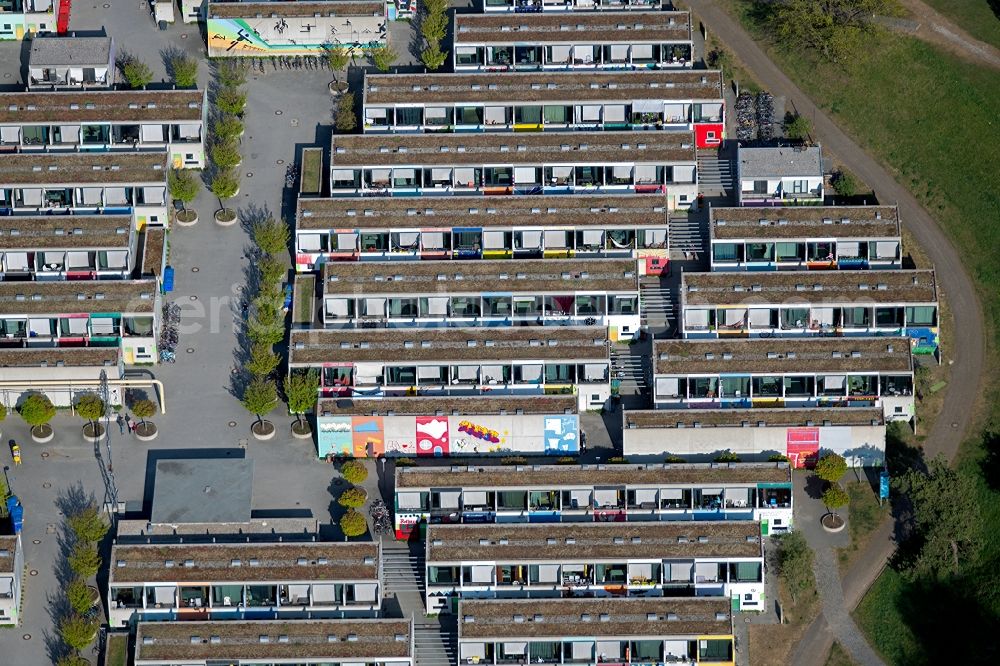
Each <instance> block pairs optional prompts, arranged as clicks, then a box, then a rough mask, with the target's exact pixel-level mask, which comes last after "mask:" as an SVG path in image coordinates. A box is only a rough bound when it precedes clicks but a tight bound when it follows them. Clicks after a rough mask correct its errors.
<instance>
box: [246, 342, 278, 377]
mask: <svg viewBox="0 0 1000 666" xmlns="http://www.w3.org/2000/svg"><path fill="white" fill-rule="evenodd" d="M280 363H281V357H279V356H278V355H277V354H275V353H274V350H272V349H271V347H270V346H269V345H265V344H261V343H259V342H255V343H253V345H252V346H251V347H250V359H249V360H248V361H247V365H246V368H247V370H249V371H250V374H252V375H253V376H254V377H267V376H268V375H270V374H271V373H272V372H274V371H275V369H276V368H277V367H278V364H280Z"/></svg>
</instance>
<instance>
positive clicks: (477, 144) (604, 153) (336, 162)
mask: <svg viewBox="0 0 1000 666" xmlns="http://www.w3.org/2000/svg"><path fill="white" fill-rule="evenodd" d="M695 161H696V158H695V144H694V133H693V132H688V131H676V132H641V131H639V132H533V133H532V132H519V133H510V132H504V133H488V134H463V133H460V134H440V133H432V134H335V135H334V136H333V147H332V149H331V157H330V167H331V168H332V169H343V168H347V167H355V168H366V169H367V168H379V167H383V168H384V167H393V166H407V165H439V166H448V167H455V166H461V165H464V164H471V165H481V164H584V163H586V164H607V163H626V162H629V163H641V164H647V163H657V164H664V163H668V162H695Z"/></svg>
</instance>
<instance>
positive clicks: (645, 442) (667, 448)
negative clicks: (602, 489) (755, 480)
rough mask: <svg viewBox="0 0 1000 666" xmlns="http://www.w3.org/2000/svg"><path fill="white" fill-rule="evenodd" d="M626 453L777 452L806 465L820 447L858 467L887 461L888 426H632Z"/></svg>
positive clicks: (693, 457) (746, 456)
mask: <svg viewBox="0 0 1000 666" xmlns="http://www.w3.org/2000/svg"><path fill="white" fill-rule="evenodd" d="M622 438H623V441H624V455H625V456H629V457H632V458H635V459H637V460H638V459H641V458H642V457H644V456H648V457H649V458H651V459H662V458H663V457H664V456H665V455H667V454H672V455H676V456H681V457H683V458H684V459H685V460H687V461H688V462H706V461H710V460H711V459H712V458H713V457H714V456H715V454H716V453H717V452H718V451H722V450H725V449H730V450H731V451H732V452H733V453H736V454H738V455H739V456H740V457H741V458H742V459H743V460H744V461H746V462H750V461H755V460H766V459H767V458H768V457H769V456H771V455H774V454H776V453H780V454H782V455H785V456H788V458H789V459H790V460H791V461H792V463H793V464H796V465H797V466H802V464H803V463H804V462H805V461H806V460H807V459H808V458H810V457H814V456H816V455H817V453H818V452H819V451H820V450H823V451H833V452H835V453H839V454H840V455H842V456H844V457H845V458H846V459H847V463H848V465H851V466H855V467H862V466H872V465H875V464H876V463H878V464H884V461H885V426H884V425H879V426H871V425H867V426H814V427H802V428H788V427H763V428H760V427H748V428H742V427H732V428H658V429H656V428H626V429H625V430H624V431H623V433H622Z"/></svg>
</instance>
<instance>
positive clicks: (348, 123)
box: [334, 92, 358, 134]
mask: <svg viewBox="0 0 1000 666" xmlns="http://www.w3.org/2000/svg"><path fill="white" fill-rule="evenodd" d="M334 123H335V124H336V126H337V131H338V132H340V133H342V134H346V133H347V132H351V131H353V130H354V128H355V127H357V126H358V118H357V116H355V115H354V93H349V92H348V93H344V94H343V95H341V96H340V99H338V100H337V111H336V117H335V119H334Z"/></svg>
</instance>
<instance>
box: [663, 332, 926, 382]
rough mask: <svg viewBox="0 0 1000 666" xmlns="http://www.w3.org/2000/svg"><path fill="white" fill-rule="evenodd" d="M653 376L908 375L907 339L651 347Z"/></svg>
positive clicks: (673, 342)
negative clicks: (835, 373) (888, 373)
mask: <svg viewBox="0 0 1000 666" xmlns="http://www.w3.org/2000/svg"><path fill="white" fill-rule="evenodd" d="M653 363H654V365H655V372H656V374H660V375H670V374H682V375H683V374H699V373H707V374H716V373H736V374H749V373H769V372H774V373H806V372H837V373H847V372H910V371H911V370H912V369H913V361H912V358H911V356H910V341H909V340H908V339H906V338H820V339H807V338H766V339H765V338H754V339H742V340H663V341H659V340H658V341H656V342H655V343H654V345H653Z"/></svg>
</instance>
